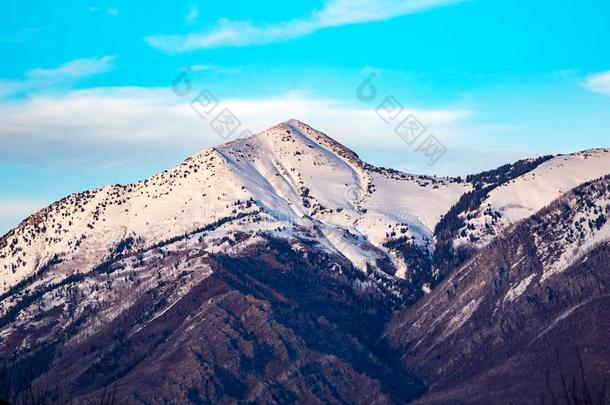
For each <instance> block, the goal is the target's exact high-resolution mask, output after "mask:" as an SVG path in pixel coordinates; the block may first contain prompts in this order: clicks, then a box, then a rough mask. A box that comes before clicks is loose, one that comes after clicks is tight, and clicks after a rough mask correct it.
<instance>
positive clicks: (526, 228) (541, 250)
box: [0, 120, 610, 403]
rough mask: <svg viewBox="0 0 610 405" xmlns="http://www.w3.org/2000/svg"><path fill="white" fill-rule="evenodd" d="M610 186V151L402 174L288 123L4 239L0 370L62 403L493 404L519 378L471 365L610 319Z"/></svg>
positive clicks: (52, 212)
mask: <svg viewBox="0 0 610 405" xmlns="http://www.w3.org/2000/svg"><path fill="white" fill-rule="evenodd" d="M608 174H610V150H607V149H596V150H590V151H585V152H580V153H575V154H572V155H558V156H545V157H541V158H536V159H527V160H523V161H519V162H516V163H514V164H507V165H505V166H502V167H500V168H498V169H495V170H490V171H488V172H484V173H480V174H476V175H472V176H468V177H467V178H466V179H461V178H437V177H429V176H418V175H413V174H406V173H402V172H399V171H395V170H390V169H385V168H377V167H374V166H372V165H370V164H367V163H365V162H363V161H361V160H360V159H359V157H358V155H356V154H355V153H354V152H353V151H351V150H350V149H348V148H346V147H345V146H343V145H341V144H339V143H338V142H336V141H335V140H333V139H332V138H330V137H329V136H327V135H325V134H323V133H322V132H319V131H317V130H315V129H313V128H311V127H310V126H308V125H306V124H304V123H302V122H300V121H296V120H291V121H288V122H285V123H282V124H279V125H276V126H274V127H272V128H270V129H268V130H266V131H263V132H261V133H259V134H256V135H254V136H252V137H250V138H246V139H239V140H236V141H233V142H230V143H227V144H224V145H221V146H218V147H214V148H210V149H206V150H204V151H202V152H200V153H198V154H196V155H194V156H191V157H189V158H187V159H186V160H185V161H184V162H182V163H181V164H180V165H178V166H176V167H174V168H172V169H169V170H167V171H165V172H163V173H160V174H158V175H155V176H153V177H151V178H149V179H146V180H143V181H140V182H138V183H135V184H130V185H113V186H107V187H104V188H101V189H98V190H93V191H86V192H82V193H77V194H73V195H71V196H68V197H66V198H64V199H63V200H61V201H58V202H56V203H54V204H52V205H51V206H49V207H48V208H45V209H43V210H41V211H39V212H37V213H36V214H34V215H32V216H31V217H30V218H28V219H26V220H25V221H24V222H22V223H21V224H20V225H19V226H18V227H17V228H16V229H14V230H12V231H11V232H9V233H8V234H6V235H5V236H4V237H2V238H1V239H0V274H2V278H1V280H2V282H1V285H0V343H2V344H1V345H0V347H1V349H0V358H2V359H10V358H11V356H12V355H13V353H15V352H19V353H21V355H20V357H19V361H18V364H17V367H30V369H31V370H32V373H33V375H32V378H33V379H34V381H33V383H34V386H42V384H48V386H49V387H51V393H50V395H51V396H52V397H53V398H54V399H56V400H58V401H63V400H66V399H67V397H68V396H73V397H74V398H78V399H79V400H80V401H91V400H93V399H95V398H99V397H100V396H101V395H102V394H103V393H104V392H105V391H106V390H107V389H108V388H109V387H117V391H118V393H119V398H120V399H121V400H122V401H131V402H137V403H151V402H159V401H161V402H163V401H165V402H193V403H210V402H211V403H218V402H235V401H237V402H264V403H285V402H307V403H328V402H347V403H404V402H408V401H411V400H415V399H416V398H423V399H421V400H422V401H424V402H425V401H426V398H429V399H430V400H431V401H432V400H435V401H436V400H438V401H441V402H442V401H444V400H446V399H448V398H449V399H451V398H462V397H468V396H469V395H473V397H476V398H479V400H480V402H481V403H485V402H486V401H489V400H490V398H495V399H497V398H501V397H502V393H503V392H505V391H503V390H505V388H503V387H502V386H501V385H493V384H491V385H493V386H494V387H495V388H494V390H495V391H493V392H491V391H490V392H491V393H487V394H486V393H485V384H488V383H489V381H493V378H492V377H493V372H497V373H499V374H498V375H500V374H501V372H500V371H501V370H504V371H502V372H506V373H508V374H506V375H510V378H512V379H515V378H517V377H516V376H515V374H514V373H513V371H514V370H513V368H511V366H510V364H511V363H509V360H510V359H506V358H502V357H501V356H500V357H498V356H487V358H486V359H485V361H483V360H482V359H481V358H480V357H477V356H476V355H474V354H473V353H480V354H481V355H482V354H483V353H491V352H493V350H496V349H497V342H500V341H506V342H511V344H514V345H517V346H519V347H521V346H522V344H523V343H528V342H532V341H533V340H532V339H534V338H536V339H538V340H536V339H534V340H536V342H539V341H540V340H539V337H540V336H544V339H548V340H545V342H546V343H545V344H546V345H547V347H553V346H554V345H555V346H557V347H561V348H563V349H565V344H564V343H561V344H560V342H559V340H560V339H559V337H558V336H559V335H557V334H556V333H555V331H556V330H559V329H555V326H554V325H557V324H560V323H561V322H563V321H564V320H566V322H574V321H573V318H571V314H572V313H573V312H574V311H576V310H577V309H578V308H581V307H584V306H585V305H588V304H587V303H588V302H589V301H587V300H589V299H590V300H595V308H598V309H599V310H600V314H601V313H605V312H604V311H607V308H608V306H607V304H608V303H607V296H608V295H604V294H607V293H608V285H609V284H608V278H607V275H608V274H609V271H608V269H607V268H606V267H607V262H605V263H606V264H604V258H605V257H606V255H607V252H606V250H605V249H606V247H605V246H607V243H608V235H610V231H609V229H610V228H609V225H608V224H607V215H608V213H609V212H610V208H609V206H608V201H609V198H608V195H607V194H608V190H610V186H609V185H608V178H602V177H603V176H605V175H608ZM587 255H589V256H587ZM587 257H590V261H589V262H588V263H595V266H594V268H593V269H591V268H589V267H587V266H589V265H588V264H585V262H587ZM575 278H577V279H578V280H580V281H575ZM595 280H597V281H595ZM569 291H572V292H574V291H578V294H576V293H575V292H574V293H569ZM557 294H569V295H570V298H569V299H568V298H566V299H563V298H558V295H557ZM604 296H605V297H606V298H603V297H604ZM562 297H563V295H562ZM587 297H589V298H587ZM547 310H548V313H549V314H551V313H552V314H553V317H552V319H551V318H549V317H548V316H545V314H546V313H547V312H545V311H547ZM574 313H576V312H574ZM526 319H532V322H531V324H529V326H528V329H527V330H525V329H523V325H524V322H525V321H524V320H526ZM601 319H603V318H601ZM597 320H598V318H597V317H595V316H592V317H591V318H590V319H588V320H587V321H586V322H587V324H586V325H590V323H591V322H596V321H597ZM547 329H548V330H549V331H552V332H549V333H546V332H545V330H547ZM543 332H544V333H543ZM606 332H607V330H606ZM606 334H607V333H606ZM606 334H605V333H604V332H603V331H600V332H599V333H598V334H596V335H594V336H593V337H592V338H591V339H590V340H589V341H587V342H588V343H587V344H588V348H589V349H590V352H589V355H585V357H586V359H585V360H587V361H591V359H592V358H593V357H594V356H592V355H590V354H591V353H593V354H595V355H599V353H600V350H602V349H601V348H600V347H601V346H600V344H599V343H600V342H602V341H603V339H606V337H607V336H606ZM564 336H566V337H570V336H572V337H574V339H575V340H576V341H582V339H581V340H578V339H577V338H578V335H576V334H570V333H564ZM528 339H529V340H528ZM567 341H569V339H567V340H566V342H567ZM536 344H538V343H536ZM562 345H563V346H562ZM602 346H603V345H602ZM535 347H539V346H535ZM511 353H513V355H515V356H522V358H526V357H527V356H529V355H530V354H531V353H530V352H528V351H527V349H519V350H514V351H513V352H511ZM536 361H537V363H535V362H533V360H532V363H531V364H534V363H535V364H538V365H539V366H540V367H546V366H548V365H549V364H550V361H551V360H549V357H548V356H547V357H544V358H543V359H542V360H540V359H538V360H536ZM471 364H472V365H473V366H472V367H471V368H468V367H469V365H471ZM515 364H520V363H518V362H517V363H515ZM595 364H596V366H595V367H594V368H593V371H594V373H593V374H594V375H593V377H594V378H595V379H597V378H598V377H600V375H601V376H603V370H604V367H606V366H607V362H605V361H602V362H600V361H598V362H597V363H595ZM473 367H474V368H473ZM477 367H478V368H477ZM503 367H504V368H503ZM494 370H495V371H494ZM506 370H508V371H506ZM600 370H601V371H600ZM606 370H607V369H606ZM479 372H480V373H483V372H485V373H488V374H481V375H480V377H481V379H480V380H477V379H476V378H478V377H477V376H478V375H479V374H477V373H479ZM455 373H460V375H463V376H464V378H463V379H460V378H454V376H455V375H456V374H455ZM483 377H484V378H483ZM482 381H483V382H485V384H483V383H482ZM532 381H534V380H532ZM595 381H597V380H595ZM538 383H539V382H538ZM538 383H537V384H538ZM460 384H469V385H468V386H469V387H470V388H469V389H468V390H464V389H463V387H464V385H460ZM553 384H555V385H554V386H557V384H559V383H558V382H554V383H552V384H551V385H553ZM491 385H490V386H491ZM526 385H527V384H526ZM527 387H528V388H527V390H525V391H523V393H521V394H519V393H513V394H514V395H517V396H518V395H522V396H525V395H530V394H532V393H533V392H535V390H536V389H537V386H536V385H532V384H529V385H527ZM460 390H461V391H460ZM458 391H459V392H458ZM426 392H427V393H426ZM511 392H512V391H511ZM522 399H523V398H522ZM538 399H539V396H537V397H536V400H538ZM524 403H527V401H525V399H524Z"/></svg>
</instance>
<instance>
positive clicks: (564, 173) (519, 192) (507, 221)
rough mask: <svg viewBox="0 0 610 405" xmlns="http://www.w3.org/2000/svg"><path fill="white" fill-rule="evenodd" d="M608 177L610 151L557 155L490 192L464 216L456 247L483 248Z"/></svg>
mask: <svg viewBox="0 0 610 405" xmlns="http://www.w3.org/2000/svg"><path fill="white" fill-rule="evenodd" d="M607 174H610V149H593V150H589V151H584V152H579V153H574V154H571V155H559V156H557V157H555V158H553V159H550V160H548V161H547V162H545V163H543V164H541V165H540V166H538V167H537V168H536V169H534V170H532V171H530V172H528V173H526V174H524V175H522V176H520V177H518V178H516V179H514V180H511V181H509V182H507V183H505V184H503V185H501V186H500V187H497V188H495V189H494V190H492V191H491V192H490V193H489V195H488V196H487V198H486V199H485V200H484V201H483V203H482V204H481V205H480V206H479V208H478V209H477V210H475V211H471V212H468V213H466V214H465V217H466V221H465V224H466V225H465V226H464V227H463V228H462V229H461V230H460V238H458V239H457V240H456V241H455V244H456V246H459V245H464V244H468V243H474V245H475V246H477V247H479V248H480V247H482V246H485V245H487V244H488V243H489V242H490V241H491V240H492V239H493V238H494V237H495V235H499V234H500V233H501V232H502V231H503V230H504V229H506V228H507V227H508V226H510V225H512V224H514V223H516V222H518V221H521V220H523V219H525V218H527V217H529V216H530V215H533V214H534V213H536V212H537V211H538V210H540V209H541V208H543V207H544V206H546V205H547V204H549V203H550V202H551V201H553V200H554V199H556V198H558V197H559V196H561V195H562V194H564V193H566V192H568V191H569V190H571V189H572V188H574V187H576V186H578V185H580V184H582V183H585V182H587V181H590V180H593V179H596V178H599V177H602V176H604V175H607Z"/></svg>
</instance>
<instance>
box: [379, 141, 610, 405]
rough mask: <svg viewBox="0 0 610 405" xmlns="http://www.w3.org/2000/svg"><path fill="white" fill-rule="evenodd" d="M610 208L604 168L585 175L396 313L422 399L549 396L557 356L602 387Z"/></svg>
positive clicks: (609, 331)
mask: <svg viewBox="0 0 610 405" xmlns="http://www.w3.org/2000/svg"><path fill="white" fill-rule="evenodd" d="M586 155H589V156H591V155H590V152H587V153H586V154H577V155H575V156H576V159H584V157H583V156H586ZM565 161H566V162H567V161H569V159H566V160H565ZM578 166H580V165H578ZM548 167H555V168H556V167H557V166H554V165H551V166H548ZM597 169H599V168H597ZM544 172H546V170H543V171H542V172H539V173H544ZM581 174H582V173H581ZM546 175H547V176H548V172H546ZM574 175H575V176H578V173H574ZM528 177H529V176H528ZM532 177H533V176H532ZM541 177H542V174H541ZM530 178H531V177H530ZM557 180H558V179H557ZM552 181H553V180H551V179H549V183H542V186H544V185H547V184H549V186H550V187H553V184H552ZM569 181H570V179H569V178H568V179H565V183H562V184H566V183H568V182H569ZM517 183H519V182H517ZM539 191H540V190H536V189H535V190H532V191H531V194H533V195H536V194H537V193H538V192H539ZM539 194H542V193H539ZM525 198H527V197H523V199H524V200H525ZM530 198H531V200H530V201H536V199H535V197H530ZM522 201H523V200H522ZM609 216H610V176H606V177H604V178H601V179H597V180H594V181H591V182H586V183H584V184H583V185H580V186H579V187H577V188H575V189H573V190H571V191H569V192H567V193H565V194H563V195H562V196H561V197H559V198H557V199H556V200H555V201H553V202H552V203H551V204H550V205H548V206H546V207H544V208H543V209H542V210H540V211H539V212H537V213H536V214H535V215H533V216H530V217H529V218H528V219H526V220H525V221H522V222H520V223H519V224H518V225H516V226H515V227H513V228H511V229H510V230H509V231H508V232H506V233H504V234H502V235H501V236H499V237H498V238H496V239H494V240H493V241H492V242H490V243H489V244H488V245H487V246H486V247H485V248H483V249H482V250H481V251H480V252H479V253H478V254H476V255H475V256H474V257H473V258H472V259H471V260H470V261H469V262H468V263H467V264H466V265H465V266H464V267H463V268H461V269H459V270H457V271H455V272H454V273H452V274H451V275H450V276H449V277H448V278H447V279H446V280H445V281H444V282H443V283H442V284H440V285H439V286H438V287H437V288H436V289H434V290H433V292H432V293H431V294H430V295H429V296H426V297H424V298H423V299H422V300H420V301H419V302H418V303H417V304H416V305H414V306H413V307H411V308H408V309H406V310H404V311H403V313H402V314H400V315H399V316H397V317H396V318H395V319H394V320H393V322H392V324H391V325H390V327H389V329H388V332H387V333H388V336H389V339H390V340H391V341H392V342H393V345H394V347H396V348H398V350H399V351H401V354H402V356H403V360H404V362H405V365H406V367H407V368H409V369H410V370H419V372H417V374H418V375H419V376H421V377H424V378H425V379H426V380H427V381H428V382H429V384H430V391H429V393H428V394H427V395H428V396H427V399H426V401H424V402H426V403H444V402H446V401H448V400H454V401H458V402H460V401H473V402H476V403H498V402H503V401H504V400H505V399H506V398H510V399H511V401H512V402H513V403H540V401H541V398H542V399H543V400H546V401H552V395H553V391H555V393H558V392H560V393H561V392H563V391H562V383H561V381H560V378H561V375H560V372H559V369H558V367H559V365H558V364H557V362H563V363H564V364H563V367H565V370H567V372H568V376H567V377H565V376H564V377H565V378H569V381H572V378H573V377H576V376H577V375H578V373H580V371H579V365H578V362H579V361H584V362H585V364H587V374H588V378H589V381H588V384H590V385H591V387H590V389H591V390H593V389H595V390H599V391H600V392H601V391H602V387H603V381H604V379H607V378H608V375H609V374H610V356H609V353H608V341H609V339H610V328H609V326H610V324H609V323H608V319H610V318H609V317H608V315H609V314H610V266H609V265H610V223H609V222H608V217H609ZM577 351H580V356H581V360H579V358H578V355H579V354H578V353H577ZM551 374H552V375H551ZM545 377H546V378H550V380H548V381H546V380H545ZM579 378H581V379H582V377H580V376H579ZM579 384H580V385H582V382H579ZM540 387H549V389H548V390H544V389H540ZM579 389H582V387H581V388H579ZM536 390H538V391H536ZM536 394H537V395H536ZM590 394H591V395H594V396H595V397H597V395H598V394H599V392H595V393H593V392H591V393H590ZM503 398H504V399H503ZM544 398H546V399H544ZM596 400H597V399H596ZM600 403H604V401H603V399H602V402H600Z"/></svg>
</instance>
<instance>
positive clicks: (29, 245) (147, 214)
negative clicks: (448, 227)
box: [0, 121, 470, 293]
mask: <svg viewBox="0 0 610 405" xmlns="http://www.w3.org/2000/svg"><path fill="white" fill-rule="evenodd" d="M469 188H470V186H469V185H468V184H461V183H459V182H458V181H457V180H454V179H436V178H430V177H424V176H411V175H406V174H404V173H399V172H394V171H388V170H382V169H377V168H374V167H372V166H370V165H367V164H365V163H363V162H361V161H360V160H359V159H358V157H357V156H356V155H355V154H354V153H353V152H351V151H350V150H348V149H347V148H345V147H343V146H341V145H339V144H338V143H336V142H335V141H333V140H332V139H330V138H329V137H327V136H326V135H324V134H322V133H320V132H318V131H315V130H313V129H312V128H310V127H308V126H307V125H305V124H303V123H301V122H298V121H290V122H288V123H284V124H281V125H278V126H276V127H274V128H271V129H269V130H267V131H264V132H262V133H260V134H257V135H255V136H253V137H251V138H248V139H243V140H238V141H235V142H232V143H229V144H226V145H223V146H220V147H217V148H213V149H208V150H205V151H203V152H202V153H200V154H198V155H195V156H193V157H191V158H189V159H187V160H185V161H184V162H183V163H182V164H181V165H180V166H178V167H176V168H173V169H171V170H168V171H166V172H163V173H161V174H159V175H157V176H154V177H152V178H150V179H148V180H145V181H142V182H139V183H136V184H132V185H127V186H119V185H115V186H109V187H105V188H102V189H99V190H95V191H92V192H84V193H79V194H75V195H72V196H69V197H67V198H65V199H64V200H62V201H59V202H57V203H55V204H53V205H52V206H50V207H49V208H46V209H44V210H42V211H40V212H38V213H37V214H35V215H33V216H32V217H30V218H29V219H27V220H26V221H24V222H23V223H22V224H21V225H20V226H19V227H18V228H17V229H15V230H14V231H12V232H10V233H9V234H7V235H5V236H4V237H3V238H2V239H1V240H0V271H1V272H2V285H0V293H2V292H6V291H8V290H9V289H10V288H11V287H14V286H15V285H18V284H19V283H20V282H22V281H24V280H27V279H28V278H29V277H33V276H35V277H38V276H39V275H40V273H41V272H45V271H46V270H47V268H48V267H49V265H50V264H52V267H53V268H54V270H53V277H54V278H55V281H57V280H59V279H60V278H61V277H66V276H67V275H69V274H72V273H73V272H74V271H75V269H77V268H78V271H80V272H87V271H88V270H90V269H92V268H94V267H95V266H97V265H99V264H101V263H102V262H103V261H104V260H105V259H106V258H108V257H110V256H111V255H112V252H113V251H114V250H115V249H117V248H120V246H121V244H122V242H124V241H127V240H129V241H131V243H133V244H136V245H137V246H138V247H139V248H142V247H149V246H153V245H155V244H158V243H160V242H163V241H165V240H170V239H172V238H175V237H178V236H180V235H184V234H186V233H189V232H193V231H196V230H197V229H199V228H202V227H205V226H209V225H210V224H213V223H215V222H216V221H218V220H219V219H225V218H230V217H232V216H235V215H240V216H245V215H253V214H255V213H260V214H261V215H262V218H263V221H264V222H265V223H266V224H267V225H260V224H257V225H256V227H257V228H258V227H260V226H268V227H270V228H271V227H275V228H286V227H287V228H291V227H292V226H308V227H317V228H319V229H320V231H321V232H322V233H323V235H324V237H325V239H326V241H327V245H328V248H329V249H331V250H334V251H339V252H341V253H342V254H344V255H345V256H346V257H348V258H349V259H350V260H351V261H352V262H353V263H354V264H355V265H356V266H357V267H358V268H360V269H361V270H363V271H366V270H367V269H368V268H369V267H373V268H376V269H381V268H383V270H385V271H389V272H391V273H394V272H397V273H398V274H397V275H398V276H400V277H408V276H409V275H408V274H407V273H408V269H407V263H406V262H405V261H404V260H402V259H401V255H400V254H399V253H400V252H399V251H398V252H397V251H396V249H393V250H392V249H387V248H385V247H384V244H385V243H387V242H388V241H389V240H392V239H398V238H399V237H400V238H402V239H401V240H405V241H408V243H409V244H414V245H416V246H418V247H420V250H422V251H423V254H424V255H429V253H430V251H429V249H430V241H431V239H432V230H433V229H434V226H435V225H436V222H437V221H438V220H439V219H440V216H441V215H442V214H443V213H444V212H445V211H446V210H447V209H448V208H449V207H450V206H451V205H452V204H454V203H455V201H457V199H458V198H459V197H460V195H461V194H463V193H464V192H465V191H468V190H469ZM288 230H290V229H288ZM287 234H289V232H287ZM403 244H404V243H403ZM378 261H379V262H380V263H381V262H387V263H388V264H387V265H378V264H377V262H378ZM62 263H66V265H67V266H69V268H66V265H64V264H62Z"/></svg>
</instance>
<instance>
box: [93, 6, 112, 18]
mask: <svg viewBox="0 0 610 405" xmlns="http://www.w3.org/2000/svg"><path fill="white" fill-rule="evenodd" d="M89 11H91V12H92V13H97V12H100V11H101V12H105V13H106V14H108V15H111V16H113V17H114V16H117V15H119V9H118V8H115V7H107V8H104V7H98V6H89Z"/></svg>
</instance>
